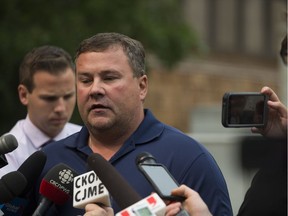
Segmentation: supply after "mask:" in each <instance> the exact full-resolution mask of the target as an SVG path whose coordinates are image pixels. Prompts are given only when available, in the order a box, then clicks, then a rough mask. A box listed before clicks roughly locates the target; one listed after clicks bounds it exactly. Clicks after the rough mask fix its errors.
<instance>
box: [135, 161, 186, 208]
mask: <svg viewBox="0 0 288 216" xmlns="http://www.w3.org/2000/svg"><path fill="white" fill-rule="evenodd" d="M138 168H139V170H140V171H141V173H142V174H143V175H144V176H145V177H146V179H147V180H148V181H149V183H150V184H151V185H152V186H153V188H154V190H155V192H156V193H157V194H158V195H159V196H160V197H161V198H162V199H163V200H170V201H180V202H182V201H184V200H185V197H181V196H173V195H171V191H172V190H173V189H175V188H177V187H179V184H178V183H177V181H176V180H175V179H174V177H173V176H172V175H171V174H170V172H169V171H168V170H167V168H166V167H165V166H164V165H162V164H159V163H155V164H145V163H141V164H138Z"/></svg>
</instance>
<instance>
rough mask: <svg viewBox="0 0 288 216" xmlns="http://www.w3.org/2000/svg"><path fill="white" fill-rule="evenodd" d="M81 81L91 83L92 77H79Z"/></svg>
mask: <svg viewBox="0 0 288 216" xmlns="http://www.w3.org/2000/svg"><path fill="white" fill-rule="evenodd" d="M79 82H81V83H89V82H91V79H88V78H82V79H79Z"/></svg>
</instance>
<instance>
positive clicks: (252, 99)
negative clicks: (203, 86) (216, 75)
mask: <svg viewBox="0 0 288 216" xmlns="http://www.w3.org/2000/svg"><path fill="white" fill-rule="evenodd" d="M267 100H268V97H267V95H264V94H260V93H248V92H246V93H245V92H240V93H226V94H225V95H224V97H223V111H222V124H223V126H225V127H264V126H265V125H266V122H267V112H268V108H267Z"/></svg>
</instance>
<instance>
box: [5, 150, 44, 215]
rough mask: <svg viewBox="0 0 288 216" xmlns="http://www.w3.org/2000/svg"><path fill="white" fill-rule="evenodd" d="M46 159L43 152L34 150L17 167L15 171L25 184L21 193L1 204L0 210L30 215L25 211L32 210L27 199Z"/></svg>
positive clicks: (10, 213) (8, 213) (6, 212)
mask: <svg viewBox="0 0 288 216" xmlns="http://www.w3.org/2000/svg"><path fill="white" fill-rule="evenodd" d="M46 159H47V158H46V155H45V154H44V152H42V151H36V152H34V153H33V154H32V155H30V156H29V157H28V158H27V159H26V160H25V161H24V162H23V163H22V164H21V166H20V167H19V168H18V170H17V171H18V172H20V173H22V174H23V176H24V177H25V179H26V181H27V184H26V187H25V188H24V189H23V191H22V193H20V194H19V195H18V196H17V197H14V199H13V200H11V201H9V202H7V203H5V204H4V205H3V206H2V208H1V210H2V211H3V213H4V214H5V215H10V216H12V215H13V216H18V215H19V216H20V215H30V212H29V213H28V212H26V211H31V210H32V209H30V208H31V207H30V206H29V205H30V204H32V203H30V201H29V194H30V192H31V191H32V188H33V186H34V185H35V184H36V181H37V179H38V177H39V176H40V174H41V172H42V170H43V168H44V165H45V163H46Z"/></svg>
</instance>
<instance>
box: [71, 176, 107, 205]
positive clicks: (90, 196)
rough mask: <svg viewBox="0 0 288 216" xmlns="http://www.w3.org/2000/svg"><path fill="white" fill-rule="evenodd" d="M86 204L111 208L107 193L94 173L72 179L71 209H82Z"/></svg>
mask: <svg viewBox="0 0 288 216" xmlns="http://www.w3.org/2000/svg"><path fill="white" fill-rule="evenodd" d="M88 203H97V204H98V203H99V204H100V205H104V206H111V203H110V197H109V192H108V190H107V189H106V187H105V186H104V184H103V183H102V182H101V180H100V179H99V177H98V176H97V175H96V173H95V172H94V171H90V172H87V173H84V174H82V175H79V176H76V177H75V178H74V189H73V207H74V208H82V209H84V208H85V206H86V205H87V204H88Z"/></svg>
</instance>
